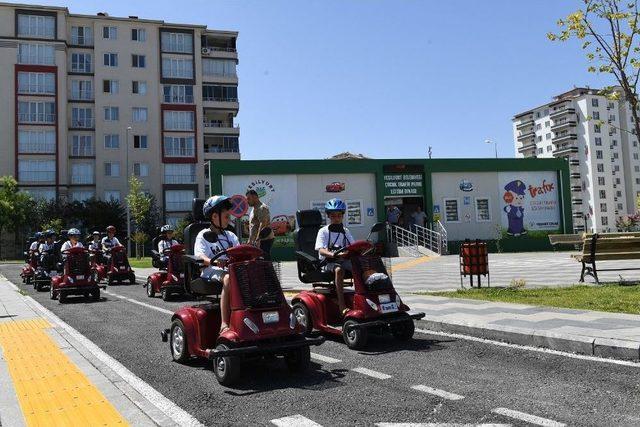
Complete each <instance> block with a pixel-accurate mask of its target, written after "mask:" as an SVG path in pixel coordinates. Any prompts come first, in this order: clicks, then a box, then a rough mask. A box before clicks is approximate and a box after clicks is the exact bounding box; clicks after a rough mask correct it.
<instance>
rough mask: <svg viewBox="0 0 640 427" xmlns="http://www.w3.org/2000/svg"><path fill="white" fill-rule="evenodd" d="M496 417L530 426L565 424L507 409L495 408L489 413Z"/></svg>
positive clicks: (549, 426)
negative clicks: (506, 418)
mask: <svg viewBox="0 0 640 427" xmlns="http://www.w3.org/2000/svg"><path fill="white" fill-rule="evenodd" d="M491 412H493V413H495V414H498V415H504V416H505V417H509V418H515V419H516V420H520V421H524V422H527V423H530V424H535V425H538V426H543V427H564V426H565V424H563V423H559V422H557V421H554V420H550V419H547V418H542V417H538V416H536V415H531V414H527V413H525V412H519V411H514V410H513V409H507V408H496V409H494V410H493V411H491Z"/></svg>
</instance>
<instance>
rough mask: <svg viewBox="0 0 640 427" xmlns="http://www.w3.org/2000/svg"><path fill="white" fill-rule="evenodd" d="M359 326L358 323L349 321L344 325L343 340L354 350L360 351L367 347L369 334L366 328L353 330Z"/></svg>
mask: <svg viewBox="0 0 640 427" xmlns="http://www.w3.org/2000/svg"><path fill="white" fill-rule="evenodd" d="M357 324H358V322H357V321H355V320H353V319H349V320H347V321H346V322H344V325H342V338H343V339H344V342H345V343H346V344H347V346H348V347H349V348H350V349H352V350H358V349H361V348H362V347H364V346H365V345H367V340H368V338H369V333H368V331H367V330H366V329H365V328H352V326H355V325H357Z"/></svg>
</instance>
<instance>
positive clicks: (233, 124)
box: [202, 120, 240, 129]
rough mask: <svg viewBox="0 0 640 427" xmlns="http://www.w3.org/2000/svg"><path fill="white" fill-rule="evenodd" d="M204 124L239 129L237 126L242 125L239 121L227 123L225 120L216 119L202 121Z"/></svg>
mask: <svg viewBox="0 0 640 427" xmlns="http://www.w3.org/2000/svg"><path fill="white" fill-rule="evenodd" d="M202 126H204V127H206V128H230V129H231V128H233V129H237V128H239V127H240V125H239V124H237V123H231V124H230V123H225V122H222V121H215V120H213V121H210V122H207V121H203V122H202Z"/></svg>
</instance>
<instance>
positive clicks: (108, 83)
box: [102, 80, 120, 94]
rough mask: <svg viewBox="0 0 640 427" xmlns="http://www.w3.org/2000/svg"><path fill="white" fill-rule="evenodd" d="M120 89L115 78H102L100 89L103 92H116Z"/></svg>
mask: <svg viewBox="0 0 640 427" xmlns="http://www.w3.org/2000/svg"><path fill="white" fill-rule="evenodd" d="M119 90H120V83H119V82H118V81H117V80H103V81H102V91H103V92H104V93H111V94H114V93H118V92H119Z"/></svg>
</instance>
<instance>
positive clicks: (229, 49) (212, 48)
mask: <svg viewBox="0 0 640 427" xmlns="http://www.w3.org/2000/svg"><path fill="white" fill-rule="evenodd" d="M202 48H203V49H209V50H210V51H213V52H237V50H236V48H234V47H215V46H206V45H205V46H202Z"/></svg>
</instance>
